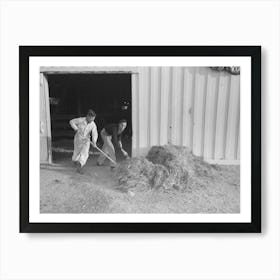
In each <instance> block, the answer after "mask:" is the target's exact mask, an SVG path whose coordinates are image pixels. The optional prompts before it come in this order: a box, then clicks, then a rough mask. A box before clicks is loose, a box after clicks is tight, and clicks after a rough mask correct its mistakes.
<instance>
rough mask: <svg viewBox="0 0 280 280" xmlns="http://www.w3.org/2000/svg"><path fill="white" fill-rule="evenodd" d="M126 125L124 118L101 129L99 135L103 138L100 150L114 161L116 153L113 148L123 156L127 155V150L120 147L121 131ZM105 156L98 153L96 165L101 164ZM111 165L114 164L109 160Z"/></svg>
mask: <svg viewBox="0 0 280 280" xmlns="http://www.w3.org/2000/svg"><path fill="white" fill-rule="evenodd" d="M126 126H127V121H126V120H120V121H119V123H112V124H108V125H106V126H105V127H104V128H103V129H102V130H101V133H100V134H101V137H102V140H103V147H102V151H103V152H104V153H106V154H107V155H109V157H110V158H111V159H113V160H114V161H116V153H115V150H119V151H120V152H121V153H122V154H123V156H124V157H127V156H128V154H127V152H126V151H125V150H124V149H123V147H122V141H121V136H122V133H123V131H124V130H125V128H126ZM105 159H106V157H105V156H104V155H103V154H100V156H99V158H98V160H97V165H102V164H103V163H104V161H105ZM111 167H112V168H113V167H114V164H113V163H112V162H111Z"/></svg>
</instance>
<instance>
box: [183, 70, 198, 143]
mask: <svg viewBox="0 0 280 280" xmlns="http://www.w3.org/2000/svg"><path fill="white" fill-rule="evenodd" d="M195 71H196V68H195V67H185V68H184V89H183V121H182V145H183V146H187V147H189V148H192V139H193V102H194V81H195Z"/></svg>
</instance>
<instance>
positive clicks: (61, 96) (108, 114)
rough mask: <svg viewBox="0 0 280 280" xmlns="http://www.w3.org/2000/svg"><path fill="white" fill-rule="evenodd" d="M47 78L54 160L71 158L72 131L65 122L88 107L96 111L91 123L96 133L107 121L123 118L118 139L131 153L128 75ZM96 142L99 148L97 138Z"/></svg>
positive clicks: (57, 76) (129, 77) (58, 75)
mask: <svg viewBox="0 0 280 280" xmlns="http://www.w3.org/2000/svg"><path fill="white" fill-rule="evenodd" d="M47 77H48V84H49V97H50V114H51V134H52V155H53V161H54V162H57V161H60V160H64V159H66V158H67V159H69V158H70V159H71V156H72V151H73V138H74V131H73V130H72V128H71V127H70V125H69V121H70V120H71V119H73V118H78V117H84V116H85V115H86V113H87V111H88V109H93V110H94V111H95V112H96V114H97V116H96V119H95V123H96V125H97V129H98V132H99V133H100V131H101V130H102V128H103V127H104V125H106V124H108V123H111V122H113V123H115V122H118V121H119V120H120V119H126V120H127V128H126V130H125V131H124V133H123V137H122V142H123V147H124V149H125V150H126V151H127V152H128V153H129V155H130V156H131V146H132V122H131V74H127V73H106V74H105V73H94V74H92V73H90V74H48V76H47ZM97 144H98V146H99V147H100V148H101V147H102V139H101V137H98V143H97ZM91 152H93V148H91ZM95 152H96V151H95Z"/></svg>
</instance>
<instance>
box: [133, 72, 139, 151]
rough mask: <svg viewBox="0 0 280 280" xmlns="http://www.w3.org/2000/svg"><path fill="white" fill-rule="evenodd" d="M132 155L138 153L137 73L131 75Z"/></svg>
mask: <svg viewBox="0 0 280 280" xmlns="http://www.w3.org/2000/svg"><path fill="white" fill-rule="evenodd" d="M131 91H132V92H131V101H132V116H131V117H132V156H138V155H139V75H138V74H132V75H131Z"/></svg>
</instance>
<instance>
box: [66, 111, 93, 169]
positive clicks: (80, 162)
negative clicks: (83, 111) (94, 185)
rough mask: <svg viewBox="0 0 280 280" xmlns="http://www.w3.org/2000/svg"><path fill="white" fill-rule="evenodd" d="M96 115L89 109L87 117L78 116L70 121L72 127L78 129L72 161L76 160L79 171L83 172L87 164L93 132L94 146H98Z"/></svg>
mask: <svg viewBox="0 0 280 280" xmlns="http://www.w3.org/2000/svg"><path fill="white" fill-rule="evenodd" d="M95 116H96V114H95V112H94V111H93V110H89V111H88V113H87V116H86V117H83V118H76V119H73V120H71V121H70V125H71V127H72V128H73V129H74V130H75V131H76V134H75V137H74V152H73V156H72V161H74V162H75V164H76V166H77V171H78V172H79V173H83V172H82V168H83V166H84V165H85V164H86V162H87V159H88V156H89V148H90V134H92V142H93V146H94V147H95V146H96V141H97V138H98V132H97V127H96V124H95V122H94V119H95Z"/></svg>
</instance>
